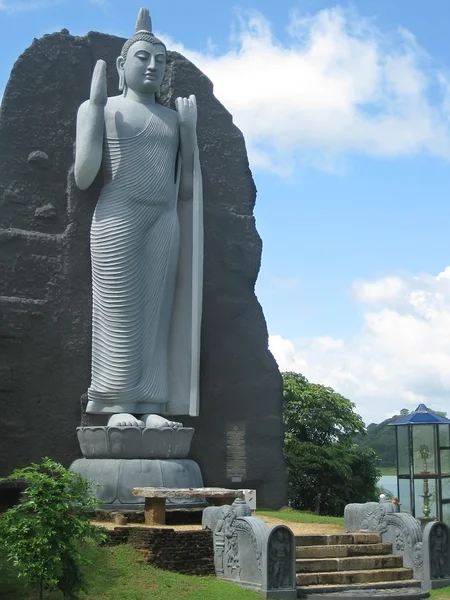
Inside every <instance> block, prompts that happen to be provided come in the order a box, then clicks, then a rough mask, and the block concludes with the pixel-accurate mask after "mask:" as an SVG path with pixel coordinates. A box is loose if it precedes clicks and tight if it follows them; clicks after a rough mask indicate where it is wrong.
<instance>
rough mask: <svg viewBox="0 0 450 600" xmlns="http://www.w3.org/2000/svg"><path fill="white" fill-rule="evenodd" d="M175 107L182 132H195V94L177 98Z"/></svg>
mask: <svg viewBox="0 0 450 600" xmlns="http://www.w3.org/2000/svg"><path fill="white" fill-rule="evenodd" d="M175 108H176V109H177V112H178V121H179V123H180V129H181V130H182V132H183V131H184V132H186V133H195V130H196V128H197V101H196V99H195V96H193V95H192V96H189V98H177V99H176V100H175Z"/></svg>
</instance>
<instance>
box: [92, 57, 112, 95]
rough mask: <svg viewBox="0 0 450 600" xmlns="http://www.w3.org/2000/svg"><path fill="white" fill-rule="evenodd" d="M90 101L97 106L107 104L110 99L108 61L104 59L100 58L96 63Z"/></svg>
mask: <svg viewBox="0 0 450 600" xmlns="http://www.w3.org/2000/svg"><path fill="white" fill-rule="evenodd" d="M90 101H91V104H94V105H95V106H105V105H106V102H107V101H108V91H107V83H106V63H105V61H104V60H98V61H97V63H96V65H95V68H94V73H93V74H92V83H91V96H90Z"/></svg>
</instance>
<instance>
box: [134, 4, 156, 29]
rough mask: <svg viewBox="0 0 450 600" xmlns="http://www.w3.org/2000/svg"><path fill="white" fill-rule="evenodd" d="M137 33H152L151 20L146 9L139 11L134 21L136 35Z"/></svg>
mask: <svg viewBox="0 0 450 600" xmlns="http://www.w3.org/2000/svg"><path fill="white" fill-rule="evenodd" d="M139 31H148V32H149V33H151V32H152V19H151V17H150V12H149V10H148V8H141V9H139V14H138V18H137V21H136V33H138V32H139Z"/></svg>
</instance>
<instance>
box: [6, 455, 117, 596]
mask: <svg viewBox="0 0 450 600" xmlns="http://www.w3.org/2000/svg"><path fill="white" fill-rule="evenodd" d="M9 479H24V480H25V481H26V482H27V488H26V491H25V492H24V493H23V494H22V496H21V499H20V502H19V503H18V504H17V505H15V506H13V507H12V508H10V509H9V510H7V511H6V512H5V513H4V514H3V515H1V517H0V549H1V550H2V551H3V552H4V553H5V555H6V556H7V558H8V560H10V561H11V562H12V563H13V565H14V566H15V567H16V568H17V571H18V574H19V577H23V578H24V580H25V581H26V582H27V583H28V584H29V585H32V586H36V587H38V588H39V594H40V595H39V597H40V598H41V599H42V598H43V597H44V590H47V589H48V590H54V589H59V590H61V591H62V593H63V594H64V596H65V597H68V598H75V597H76V596H77V594H78V593H79V592H81V591H82V590H84V589H85V582H84V578H83V576H82V572H81V570H80V567H81V565H84V564H88V560H87V559H86V555H85V553H84V552H83V545H84V544H86V543H100V542H102V541H104V540H105V539H106V533H105V532H104V530H102V529H101V528H99V527H95V526H94V525H92V524H91V523H90V521H89V517H88V516H87V513H86V511H87V510H92V509H94V508H97V507H98V506H99V502H98V500H96V499H95V498H94V497H93V496H92V488H91V485H92V484H91V482H89V481H87V480H86V479H83V478H82V477H80V476H79V475H77V474H76V473H74V472H72V471H70V470H69V469H66V468H65V467H63V466H62V465H60V464H59V463H56V462H54V461H53V460H51V459H50V458H44V459H43V460H42V463H41V464H35V463H33V464H32V465H30V466H29V467H26V468H23V469H16V470H15V471H14V472H13V473H12V474H11V475H10V477H9Z"/></svg>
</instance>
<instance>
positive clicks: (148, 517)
mask: <svg viewBox="0 0 450 600" xmlns="http://www.w3.org/2000/svg"><path fill="white" fill-rule="evenodd" d="M132 493H133V496H140V497H142V498H145V507H144V512H145V523H146V525H165V524H166V498H210V499H211V500H213V502H214V504H215V505H217V506H221V505H224V504H232V503H233V501H234V500H235V499H236V498H244V492H243V491H242V490H229V489H226V488H214V487H205V488H158V487H145V488H133V492H132Z"/></svg>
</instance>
